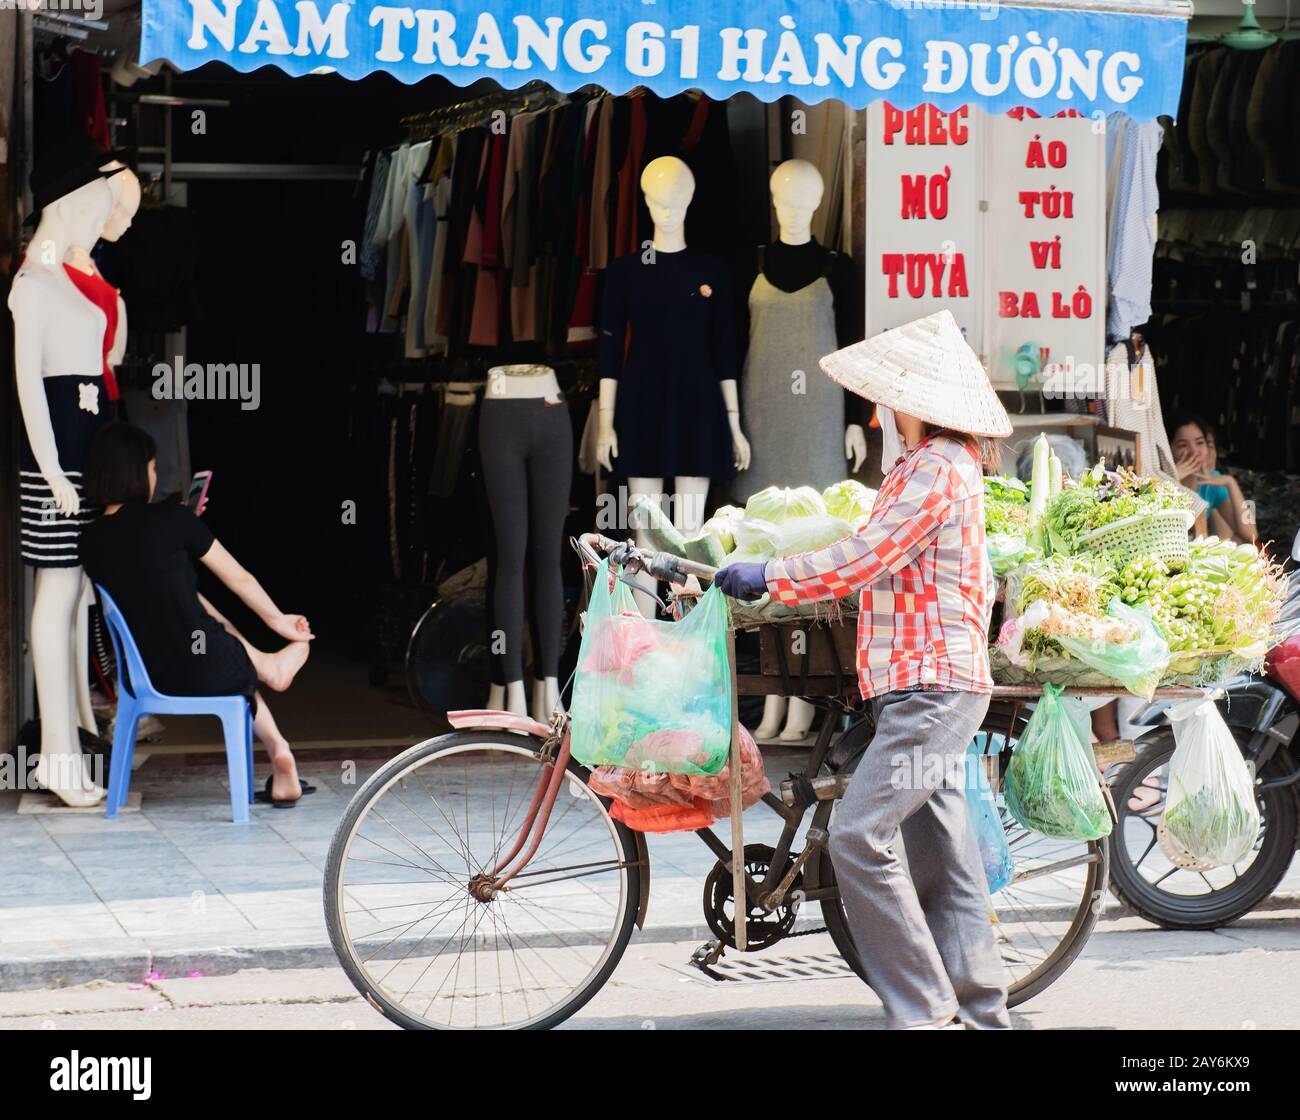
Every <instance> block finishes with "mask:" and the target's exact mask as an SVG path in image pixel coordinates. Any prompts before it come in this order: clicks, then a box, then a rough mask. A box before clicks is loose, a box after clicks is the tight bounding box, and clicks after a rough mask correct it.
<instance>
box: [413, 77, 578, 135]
mask: <svg viewBox="0 0 1300 1120" xmlns="http://www.w3.org/2000/svg"><path fill="white" fill-rule="evenodd" d="M597 88H598V87H594V86H593V87H584V89H591V90H595V89H597ZM582 92H583V91H577V93H576V94H574V95H573V96H578V95H580V94H581V93H582ZM565 99H566V95H565V94H562V93H560V92H559V91H558V90H556V89H554V88H553V87H551V86H549V85H547V84H546V83H545V82H543V81H541V80H540V79H534V80H533V81H531V82H528V83H526V84H525V85H522V86H520V87H519V88H518V89H506V90H499V91H497V92H495V93H486V94H483V95H481V96H479V97H471V98H467V99H466V100H464V101H457V102H455V103H454V104H451V105H439V106H437V107H435V108H433V109H427V110H425V111H423V112H420V113H412V114H410V115H409V116H405V117H402V118H401V119H400V121H399V122H398V123H399V124H400V125H401V126H402V128H404V129H405V130H406V132H407V139H408V140H420V139H427V138H428V137H430V136H434V135H437V134H438V133H440V132H445V131H447V130H448V128H449V127H451V126H456V127H460V128H472V127H474V126H475V125H478V124H482V123H484V121H485V120H486V119H487V115H488V114H491V113H493V112H495V111H496V110H498V109H506V110H511V111H513V112H518V113H522V112H526V111H527V110H529V109H535V108H538V107H539V106H541V105H547V104H560V103H562V101H563V100H565ZM457 118H460V119H457Z"/></svg>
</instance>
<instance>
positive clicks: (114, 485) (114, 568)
mask: <svg viewBox="0 0 1300 1120" xmlns="http://www.w3.org/2000/svg"><path fill="white" fill-rule="evenodd" d="M155 456H156V447H155V445H154V441H153V437H152V436H150V435H149V433H148V432H145V431H142V430H141V429H139V428H133V427H131V426H130V425H129V424H123V423H119V422H114V423H111V424H107V425H105V426H104V427H103V428H101V429H100V430H99V432H98V433H97V434H96V435H95V438H94V441H93V442H92V443H91V446H90V450H89V453H88V457H87V461H86V472H85V485H86V498H85V500H86V503H87V504H88V505H90V506H97V507H100V508H101V509H102V510H103V514H102V515H101V516H100V517H98V518H97V519H96V520H95V521H93V522H92V523H91V524H90V525H88V526H87V527H86V529H85V531H84V532H83V533H82V536H81V561H82V565H83V566H84V567H85V569H86V573H87V574H88V575H89V576H90V578H91V579H92V580H94V581H95V582H96V583H97V584H100V585H102V586H103V587H104V589H105V590H106V591H107V592H108V593H109V595H111V596H112V597H113V600H114V602H116V603H117V606H118V609H119V610H121V612H122V615H123V617H124V618H125V619H126V623H127V625H128V626H129V627H130V628H131V634H132V636H133V637H134V638H135V641H136V644H137V645H138V646H139V648H140V656H141V657H142V658H143V659H144V663H145V668H147V669H148V670H149V676H150V677H151V678H152V681H153V684H154V686H155V687H156V688H157V689H158V690H159V691H160V692H164V693H168V694H170V695H173V696H232V695H236V694H242V695H245V696H247V697H248V698H249V701H250V702H251V703H252V705H253V731H254V733H255V734H256V735H257V737H258V738H259V739H260V740H261V741H262V743H263V744H264V745H265V746H266V748H267V751H268V752H269V753H270V756H271V777H270V778H269V779H268V781H267V786H268V793H267V794H264V795H263V796H267V797H269V798H270V799H271V801H273V802H274V803H276V804H278V805H290V804H292V803H293V802H294V801H297V800H298V798H299V797H301V796H302V794H303V793H304V792H310V790H311V787H310V786H307V785H306V784H305V783H302V782H300V781H299V778H298V769H297V766H296V765H295V763H294V758H293V753H292V751H290V749H289V743H288V740H286V739H285V737H284V736H283V735H281V734H280V729H279V728H278V727H277V726H276V724H275V720H274V719H273V718H272V717H271V710H270V709H269V708H268V707H267V706H266V702H265V701H264V700H263V699H262V697H261V694H260V693H258V692H257V691H256V689H257V683H258V682H259V681H261V682H262V684H264V685H266V686H267V687H268V688H271V689H274V690H276V691H277V692H282V691H283V690H284V689H286V688H288V687H289V683H290V682H291V681H292V680H293V678H294V675H295V674H296V673H297V672H298V670H299V669H301V668H302V666H303V664H304V662H306V660H307V653H308V651H309V649H310V645H309V643H310V642H311V640H312V638H313V637H314V635H313V634H312V632H311V626H310V625H309V624H308V622H307V620H306V619H305V618H304V617H303V616H302V615H298V614H284V613H283V612H282V611H281V610H280V609H279V608H278V607H277V606H276V605H275V604H274V603H273V602H272V601H271V597H270V596H269V595H268V594H267V593H266V592H265V591H264V590H263V589H262V585H261V584H260V583H258V582H257V580H256V579H254V578H253V576H252V575H251V574H250V573H249V572H248V571H246V570H245V569H244V568H243V567H242V566H241V565H240V563H239V562H238V561H237V560H236V559H235V558H234V557H233V556H231V555H230V553H229V552H227V551H226V550H225V548H224V547H223V546H222V544H221V542H220V541H219V540H217V539H216V538H215V537H214V536H213V535H212V533H211V532H210V531H209V529H208V527H207V526H206V525H204V524H203V522H202V521H201V520H200V519H199V518H198V517H196V516H195V515H194V512H193V511H192V510H190V509H189V508H188V507H186V506H184V505H181V504H180V503H178V502H158V503H151V502H150V498H152V497H153V492H154V489H155V487H156V486H157V483H158V475H157V470H156V465H155V461H154V460H155ZM195 561H201V562H202V563H203V564H204V565H205V566H206V567H207V568H208V569H209V570H210V571H211V572H213V573H214V574H215V575H216V577H217V578H218V579H219V580H221V582H222V583H224V584H225V585H226V586H227V587H228V588H230V590H231V591H233V592H234V593H235V594H236V595H238V596H239V598H240V599H242V600H243V601H244V603H246V604H247V605H248V607H249V608H250V609H251V610H252V611H253V612H254V613H255V614H256V615H257V616H258V617H259V618H261V620H262V621H263V622H265V623H266V625H267V626H268V627H270V628H271V629H272V630H274V631H275V632H276V633H277V634H279V635H280V637H282V638H286V639H287V640H288V642H289V644H288V645H287V646H285V647H284V648H283V649H281V650H279V651H278V652H277V653H264V652H263V651H262V650H260V649H257V648H256V647H255V646H253V645H251V644H249V642H248V640H247V639H246V638H244V636H243V635H242V634H240V633H239V631H238V630H236V629H235V628H234V627H233V626H232V625H231V624H230V623H229V622H228V621H227V620H226V619H225V618H223V617H222V616H221V614H220V613H219V612H218V611H217V610H216V608H214V607H213V606H212V604H211V603H209V602H208V601H207V600H206V599H204V598H203V596H202V595H200V594H199V590H198V572H197V571H196V570H195V566H194V565H195Z"/></svg>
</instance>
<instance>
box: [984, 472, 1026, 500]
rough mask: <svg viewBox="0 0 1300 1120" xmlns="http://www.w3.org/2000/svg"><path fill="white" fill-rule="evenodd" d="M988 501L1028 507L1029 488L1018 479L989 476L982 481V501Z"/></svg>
mask: <svg viewBox="0 0 1300 1120" xmlns="http://www.w3.org/2000/svg"><path fill="white" fill-rule="evenodd" d="M989 499H992V500H993V501H997V502H1013V503H1016V504H1019V505H1028V504H1029V487H1028V486H1026V485H1025V484H1024V483H1023V482H1021V481H1020V479H1018V478H1010V477H1008V476H1006V475H996V474H991V475H988V476H987V477H986V478H985V479H984V500H985V501H986V502H987V501H988V500H989Z"/></svg>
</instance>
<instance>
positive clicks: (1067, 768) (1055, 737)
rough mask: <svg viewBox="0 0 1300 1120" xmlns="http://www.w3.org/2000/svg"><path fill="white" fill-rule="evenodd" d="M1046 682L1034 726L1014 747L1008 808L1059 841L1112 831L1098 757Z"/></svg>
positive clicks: (1007, 785) (1006, 783) (1056, 691)
mask: <svg viewBox="0 0 1300 1120" xmlns="http://www.w3.org/2000/svg"><path fill="white" fill-rule="evenodd" d="M1060 695H1061V688H1060V687H1059V686H1057V685H1053V684H1048V685H1044V686H1043V697H1042V699H1041V700H1039V702H1038V706H1037V707H1036V708H1035V709H1034V714H1033V715H1032V716H1031V717H1030V719H1029V726H1028V727H1026V728H1025V733H1024V734H1023V735H1022V736H1021V737H1020V741H1019V742H1018V743H1016V745H1015V747H1014V748H1013V749H1012V752H1011V764H1010V765H1009V766H1008V767H1007V773H1006V780H1005V781H1004V782H1003V797H1004V798H1005V800H1006V803H1007V810H1008V811H1009V812H1010V813H1011V815H1012V816H1013V817H1015V819H1016V820H1017V821H1018V822H1019V823H1020V824H1021V825H1023V826H1024V827H1025V828H1027V829H1029V830H1030V831H1031V832H1041V833H1042V834H1043V835H1044V836H1050V837H1052V838H1053V839H1056V840H1097V839H1100V838H1101V837H1103V836H1108V835H1110V827H1111V821H1110V812H1109V810H1108V809H1107V808H1106V799H1105V798H1104V797H1103V796H1102V792H1101V778H1100V775H1099V774H1098V771H1097V762H1096V759H1095V758H1094V757H1093V753H1092V750H1091V748H1090V747H1089V746H1088V744H1087V743H1086V742H1085V741H1084V740H1083V738H1082V736H1081V735H1080V734H1079V729H1078V726H1077V725H1076V724H1075V722H1074V720H1073V719H1071V717H1070V714H1069V712H1068V711H1067V710H1066V708H1065V705H1064V704H1062V703H1061V701H1060V699H1059V697H1060Z"/></svg>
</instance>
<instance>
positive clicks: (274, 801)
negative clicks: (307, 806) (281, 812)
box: [253, 778, 316, 809]
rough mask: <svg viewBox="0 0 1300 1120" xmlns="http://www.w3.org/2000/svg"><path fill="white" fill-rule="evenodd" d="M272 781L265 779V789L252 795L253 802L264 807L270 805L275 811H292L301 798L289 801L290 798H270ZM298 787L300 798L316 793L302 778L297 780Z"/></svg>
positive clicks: (313, 787)
mask: <svg viewBox="0 0 1300 1120" xmlns="http://www.w3.org/2000/svg"><path fill="white" fill-rule="evenodd" d="M274 780H275V779H274V778H267V779H266V786H265V788H263V789H260V790H258V791H257V792H256V793H255V794H253V800H254V801H257V802H260V803H262V804H264V805H265V804H271V805H274V806H275V807H276V808H277V809H292V808H293V807H294V806H295V805H297V804H298V802H299V801H300V800H301V799H302V798H301V797H294V798H291V799H290V798H283V797H272V796H271V783H272V782H273V781H274ZM298 785H299V786H300V787H301V789H302V797H306V796H307V794H309V793H315V792H316V787H315V786H313V785H311V784H309V783H308V782H305V781H304V780H303V779H302V778H299V779H298Z"/></svg>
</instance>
